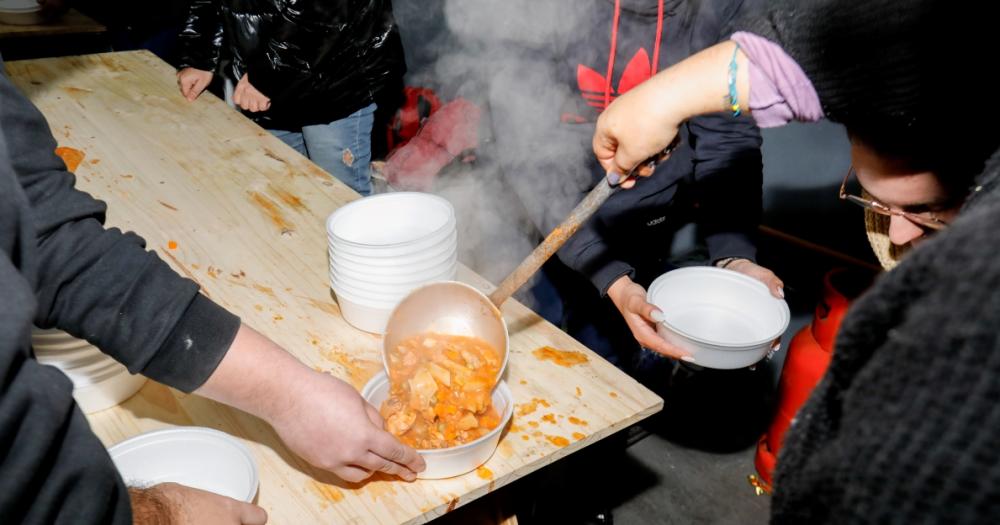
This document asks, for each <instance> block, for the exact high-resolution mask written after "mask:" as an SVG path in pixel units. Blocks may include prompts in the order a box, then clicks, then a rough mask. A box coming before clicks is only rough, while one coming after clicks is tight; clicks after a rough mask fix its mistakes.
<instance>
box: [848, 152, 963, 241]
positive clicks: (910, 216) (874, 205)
mask: <svg viewBox="0 0 1000 525" xmlns="http://www.w3.org/2000/svg"><path fill="white" fill-rule="evenodd" d="M852 174H854V175H855V177H856V176H857V171H856V170H855V169H854V166H851V169H849V170H847V175H845V176H844V181H843V182H841V183H840V199H841V200H846V201H848V202H853V203H854V204H857V205H858V206H861V207H862V208H864V209H866V210H871V211H873V212H875V213H877V214H879V215H884V216H886V217H892V216H896V217H902V218H904V219H906V220H908V221H910V222H912V223H913V224H916V225H917V226H922V227H925V228H929V229H931V230H935V231H941V230H943V229H945V228H947V227H948V223H947V222H946V221H944V220H942V219H939V218H937V217H934V216H933V215H931V216H926V215H919V214H916V213H911V212H908V211H903V210H896V209H893V208H890V207H889V206H886V205H885V204H882V203H881V202H879V201H877V200H875V199H866V198H864V197H861V196H858V195H852V194H850V193H847V181H848V180H849V179H850V178H851V175H852Z"/></svg>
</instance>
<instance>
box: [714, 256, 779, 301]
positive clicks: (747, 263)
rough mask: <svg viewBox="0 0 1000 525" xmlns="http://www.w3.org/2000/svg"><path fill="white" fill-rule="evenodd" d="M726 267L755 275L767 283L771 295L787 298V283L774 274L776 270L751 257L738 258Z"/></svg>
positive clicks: (744, 273)
mask: <svg viewBox="0 0 1000 525" xmlns="http://www.w3.org/2000/svg"><path fill="white" fill-rule="evenodd" d="M726 269H727V270H733V271H735V272H740V273H742V274H743V275H748V276H750V277H753V278H754V279H757V280H758V281H760V282H762V283H764V284H765V285H767V289H768V290H771V295H773V296H775V297H777V298H778V299H784V298H785V283H784V282H782V281H781V279H779V278H778V276H777V275H774V272H772V271H771V270H768V269H767V268H764V267H763V266H760V265H758V264H757V263H755V262H753V261H751V260H749V259H736V260H735V261H733V262H731V263H729V264H727V265H726Z"/></svg>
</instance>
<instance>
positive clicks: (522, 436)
mask: <svg viewBox="0 0 1000 525" xmlns="http://www.w3.org/2000/svg"><path fill="white" fill-rule="evenodd" d="M521 439H523V440H525V441H527V440H529V439H531V438H529V437H528V435H527V434H523V435H521Z"/></svg>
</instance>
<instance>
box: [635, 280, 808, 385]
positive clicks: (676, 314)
mask: <svg viewBox="0 0 1000 525" xmlns="http://www.w3.org/2000/svg"><path fill="white" fill-rule="evenodd" d="M647 301H649V302H650V303H651V304H653V305H656V307H657V308H659V309H660V311H662V312H663V317H664V320H663V322H662V323H659V325H658V326H657V330H656V331H657V333H658V334H660V336H661V337H663V338H664V339H665V340H666V341H667V342H668V343H670V344H672V345H675V346H678V347H680V348H682V349H684V350H686V351H687V352H689V353H690V354H691V357H692V358H694V360H695V363H696V364H698V365H701V366H705V367H708V368H720V369H734V368H744V367H747V366H750V365H753V364H754V363H757V362H758V361H760V360H761V359H763V358H764V357H765V356H767V354H768V352H770V351H771V349H772V347H775V345H776V343H777V341H779V340H780V337H781V335H782V334H783V333H785V330H786V329H787V328H788V322H789V319H790V315H789V311H788V304H787V303H785V301H783V300H781V299H778V298H776V297H774V296H772V295H771V292H770V291H769V290H768V289H767V286H765V285H764V283H761V282H760V281H758V280H756V279H754V278H752V277H748V276H746V275H743V274H741V273H737V272H734V271H731V270H724V269H721V268H714V267H704V266H699V267H689V268H681V269H678V270H674V271H671V272H667V273H665V274H663V275H661V276H660V277H659V278H657V279H656V280H655V281H653V283H652V284H651V285H650V286H649V291H648V293H647Z"/></svg>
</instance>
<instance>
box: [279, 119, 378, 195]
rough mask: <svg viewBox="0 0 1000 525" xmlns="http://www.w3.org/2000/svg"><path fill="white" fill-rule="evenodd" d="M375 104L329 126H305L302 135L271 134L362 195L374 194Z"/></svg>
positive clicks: (292, 133)
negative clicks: (373, 147) (372, 173)
mask: <svg viewBox="0 0 1000 525" xmlns="http://www.w3.org/2000/svg"><path fill="white" fill-rule="evenodd" d="M375 107H376V106H375V104H374V103H372V104H369V105H368V106H367V107H363V108H361V109H359V110H357V111H355V112H354V113H351V114H350V115H348V116H346V117H344V118H342V119H340V120H335V121H333V122H331V123H329V124H317V125H314V126H305V127H303V128H302V131H301V132H296V131H283V130H276V129H272V130H268V131H270V132H271V134H273V135H274V136H275V137H278V138H279V139H281V141H282V142H284V143H285V144H288V145H289V146H291V147H293V148H295V150H296V151H298V152H299V153H301V154H303V155H305V156H306V157H309V160H311V161H313V162H315V163H316V165H317V166H319V167H321V168H323V169H324V170H326V172H327V173H329V174H330V175H333V176H334V177H336V178H337V179H338V180H340V181H341V182H343V183H344V184H347V185H348V186H350V187H351V189H353V190H354V191H356V192H358V193H360V194H362V195H370V194H371V192H372V177H371V172H370V171H369V169H368V164H369V163H370V162H371V160H372V126H373V125H374V122H375Z"/></svg>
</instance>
